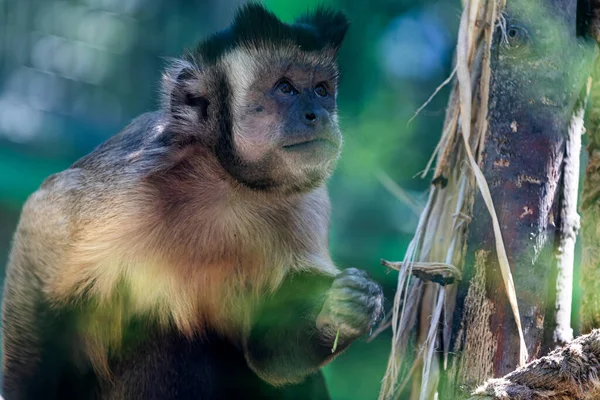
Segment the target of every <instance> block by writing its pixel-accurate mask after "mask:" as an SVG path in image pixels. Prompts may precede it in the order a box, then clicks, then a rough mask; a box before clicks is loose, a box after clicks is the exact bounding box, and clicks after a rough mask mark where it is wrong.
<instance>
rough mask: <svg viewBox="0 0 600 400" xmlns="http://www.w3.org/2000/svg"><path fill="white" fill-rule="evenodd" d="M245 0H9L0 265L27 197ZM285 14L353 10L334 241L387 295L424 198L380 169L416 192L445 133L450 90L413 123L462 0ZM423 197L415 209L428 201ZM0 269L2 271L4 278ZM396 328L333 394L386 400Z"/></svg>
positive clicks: (336, 382)
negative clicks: (382, 392) (169, 62)
mask: <svg viewBox="0 0 600 400" xmlns="http://www.w3.org/2000/svg"><path fill="white" fill-rule="evenodd" d="M243 2H244V1H243V0H189V1H183V0H179V1H176V0H170V1H168V0H0V266H2V267H1V268H3V267H4V265H5V260H6V257H7V254H8V250H9V246H10V240H11V236H12V233H13V231H14V229H15V226H16V224H17V221H18V216H19V212H20V208H21V205H22V203H23V201H24V200H25V199H26V198H27V196H28V195H29V194H30V193H31V192H33V191H34V190H35V189H36V188H37V186H38V185H39V184H40V183H41V182H42V180H43V179H44V178H45V177H46V176H48V175H49V174H51V173H54V172H57V171H59V170H62V169H64V168H66V167H68V166H69V165H70V164H71V163H72V162H74V161H75V160H76V159H78V158H79V157H81V156H82V155H84V154H86V153H87V152H89V151H90V150H92V149H93V148H94V147H95V146H96V145H98V144H99V143H100V142H102V141H103V140H105V139H106V138H108V137H109V136H111V135H113V134H115V133H116V132H118V131H119V130H120V129H121V128H122V127H123V126H124V125H125V124H126V123H127V122H128V121H129V120H130V119H131V118H133V117H135V116H136V115H138V114H140V113H142V112H145V111H148V110H152V109H154V108H155V107H156V105H157V83H158V81H159V78H160V73H161V69H162V68H163V67H164V65H165V61H164V57H175V56H178V55H180V54H182V52H183V51H184V49H186V48H190V47H192V46H193V45H194V43H195V42H196V41H197V40H198V39H200V38H202V37H203V36H204V35H206V34H208V33H211V32H213V31H214V30H216V29H221V28H223V27H225V26H226V25H227V24H228V23H229V21H230V19H231V17H232V14H233V12H234V10H235V9H236V7H237V6H238V5H239V4H241V3H243ZM264 3H265V4H266V5H267V6H268V7H269V8H270V9H271V10H272V11H274V12H275V13H276V14H278V15H279V16H280V17H281V18H283V19H284V20H286V21H291V20H293V19H294V18H295V17H296V16H298V15H299V14H301V13H303V12H305V11H306V10H308V9H310V8H312V7H314V6H316V5H318V4H323V3H325V4H328V5H330V6H332V7H334V8H337V9H340V10H343V11H345V12H346V14H347V15H348V16H349V18H350V20H351V24H352V25H351V29H350V31H349V33H348V36H347V39H346V41H345V43H344V46H343V47H342V50H341V52H340V65H341V71H342V79H341V83H340V94H339V106H340V122H341V126H342V130H343V132H344V135H345V147H344V153H343V156H342V159H341V162H340V164H339V166H338V169H337V172H336V174H335V176H334V177H333V179H332V180H331V181H330V184H329V187H330V191H331V198H332V204H333V220H332V231H331V244H332V253H333V257H334V259H335V261H336V262H337V263H338V264H339V265H340V266H344V267H345V266H356V267H359V268H363V269H367V270H369V271H370V272H371V274H372V275H373V276H374V278H375V279H377V280H378V281H379V282H381V284H382V285H383V286H384V288H385V292H386V297H387V299H388V304H387V305H388V307H389V306H390V305H391V301H392V300H393V296H394V293H395V280H396V273H394V272H392V273H389V272H387V271H386V270H385V269H384V268H383V267H381V266H380V265H379V260H380V258H385V259H389V260H400V259H402V257H403V255H404V251H405V248H406V246H407V244H408V241H409V240H410V238H411V236H412V232H413V231H414V229H415V227H416V222H417V213H418V209H417V210H416V211H417V212H415V207H414V206H412V207H411V206H409V205H407V204H406V202H403V201H400V200H399V199H398V198H397V197H395V196H394V195H393V194H391V193H390V192H389V191H388V190H387V189H386V188H385V187H384V186H383V185H382V184H381V183H380V181H379V180H378V178H377V176H376V173H377V171H384V172H385V173H387V174H389V176H390V177H391V178H392V179H393V180H394V181H395V182H396V183H397V184H399V185H400V186H401V187H402V188H404V189H405V190H406V191H407V192H408V193H409V195H410V196H411V197H412V198H413V200H414V202H415V203H417V204H422V203H423V201H424V199H425V197H424V192H425V190H426V189H427V184H428V181H427V180H423V179H420V178H415V175H416V174H417V173H419V172H420V171H421V170H422V169H423V168H424V167H425V165H426V163H427V160H428V158H429V156H430V155H431V153H432V151H433V149H434V147H435V145H436V143H437V140H438V138H439V135H440V131H441V126H442V123H443V118H444V109H445V106H446V101H447V98H448V92H447V89H445V90H444V91H442V92H441V93H440V95H439V96H438V97H436V98H435V99H434V100H433V102H432V103H431V104H430V105H429V106H428V107H427V108H426V110H425V111H424V112H423V113H422V114H421V116H420V117H419V118H417V119H416V120H415V121H413V122H412V123H411V124H410V125H408V124H407V123H408V120H409V119H410V117H411V116H412V115H413V113H414V112H415V110H416V109H417V108H418V107H419V106H420V105H421V104H422V103H423V102H424V101H425V100H426V99H427V97H429V95H430V94H431V93H432V92H433V91H434V90H435V88H436V87H437V86H438V85H439V83H440V82H442V81H443V80H444V79H445V78H446V77H447V75H448V74H449V73H450V70H451V69H450V68H451V59H452V51H453V46H454V43H455V35H456V31H457V25H458V20H459V14H460V3H459V1H458V0H369V1H363V0H328V1H322V0H321V1H315V0H304V1H299V0H297V1H290V0H266V1H264ZM417 208H418V207H417ZM3 275H4V274H3V271H2V276H3ZM390 339H391V332H389V331H388V332H384V333H383V334H381V335H379V336H378V337H377V338H376V339H375V340H374V341H372V342H371V343H366V342H364V341H363V342H361V343H357V344H356V345H355V346H353V347H352V348H351V349H350V350H349V351H347V352H346V353H345V354H344V355H342V356H340V357H339V358H338V359H337V360H336V361H335V362H334V363H333V364H331V365H330V366H328V367H327V368H326V376H327V379H328V381H329V385H330V390H331V394H332V396H333V398H334V399H336V400H342V399H352V400H356V399H360V400H363V399H375V398H376V397H377V394H378V390H379V383H380V381H381V378H382V376H383V374H384V371H385V368H386V364H387V357H388V353H389V350H390Z"/></svg>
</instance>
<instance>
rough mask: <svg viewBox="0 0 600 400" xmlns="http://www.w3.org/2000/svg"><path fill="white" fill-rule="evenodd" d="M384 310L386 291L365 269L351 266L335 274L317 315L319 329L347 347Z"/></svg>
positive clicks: (377, 319) (328, 337) (370, 325)
mask: <svg viewBox="0 0 600 400" xmlns="http://www.w3.org/2000/svg"><path fill="white" fill-rule="evenodd" d="M382 314H383V292H382V290H381V287H380V286H379V285H378V284H377V283H375V282H374V281H373V280H371V279H370V278H369V276H368V275H367V273H366V272H364V271H361V270H358V269H356V268H349V269H346V270H344V271H343V272H341V273H340V274H339V275H338V276H336V277H335V279H334V280H333V283H332V284H331V288H330V289H329V290H328V291H327V293H326V298H325V303H324V304H323V308H322V310H321V312H320V313H319V315H318V316H317V320H316V324H317V329H318V330H319V331H320V332H321V334H322V335H323V336H324V337H325V338H327V339H328V340H332V341H333V340H335V337H336V336H337V335H338V331H339V345H340V347H344V346H346V345H348V344H350V342H351V341H352V340H354V339H357V338H359V337H361V336H364V335H366V334H367V333H369V332H370V331H371V329H372V328H373V326H374V325H375V324H376V323H377V322H379V320H380V319H381V316H382Z"/></svg>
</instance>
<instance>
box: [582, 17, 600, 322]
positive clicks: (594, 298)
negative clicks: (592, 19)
mask: <svg viewBox="0 0 600 400" xmlns="http://www.w3.org/2000/svg"><path fill="white" fill-rule="evenodd" d="M599 9H600V7H599ZM599 20H600V18H599ZM590 100H591V107H590V114H589V119H588V126H587V128H588V129H587V131H588V138H589V139H588V140H589V142H588V147H587V151H588V164H587V168H586V171H585V178H584V182H583V194H582V202H581V214H582V220H581V236H582V237H581V240H582V244H583V246H582V263H581V276H582V277H583V278H582V280H581V288H582V304H581V331H582V332H583V333H587V332H590V331H591V330H592V329H594V328H598V327H600V62H597V63H596V67H595V71H594V80H593V85H592V90H591V99H590Z"/></svg>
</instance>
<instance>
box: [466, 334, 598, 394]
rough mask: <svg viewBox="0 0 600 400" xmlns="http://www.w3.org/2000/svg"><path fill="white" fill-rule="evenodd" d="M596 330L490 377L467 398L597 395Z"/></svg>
mask: <svg viewBox="0 0 600 400" xmlns="http://www.w3.org/2000/svg"><path fill="white" fill-rule="evenodd" d="M599 374H600V330H595V331H592V332H591V333H590V334H588V335H584V336H580V337H578V338H577V339H575V340H573V341H572V342H570V343H569V344H568V345H566V346H564V347H563V348H560V349H557V350H555V351H553V352H551V353H550V354H548V355H547V356H545V357H542V358H540V359H537V360H535V361H532V362H530V363H529V364H527V365H525V366H524V367H522V368H519V369H517V370H516V371H514V372H511V373H510V374H508V375H506V376H504V377H503V378H497V379H490V380H488V381H487V382H486V383H485V384H484V385H482V386H481V387H479V388H478V389H477V390H475V392H474V393H473V396H472V397H471V398H470V400H527V399H545V400H570V399H590V400H593V399H598V398H600V379H599V378H600V376H599Z"/></svg>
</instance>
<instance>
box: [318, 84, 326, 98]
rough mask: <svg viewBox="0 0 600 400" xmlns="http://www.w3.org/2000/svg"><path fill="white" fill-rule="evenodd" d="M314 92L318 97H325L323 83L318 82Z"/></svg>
mask: <svg viewBox="0 0 600 400" xmlns="http://www.w3.org/2000/svg"><path fill="white" fill-rule="evenodd" d="M315 93H316V94H317V96H319V97H325V96H327V95H328V93H327V88H326V87H325V85H324V84H322V83H319V84H318V85H317V86H316V87H315Z"/></svg>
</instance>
